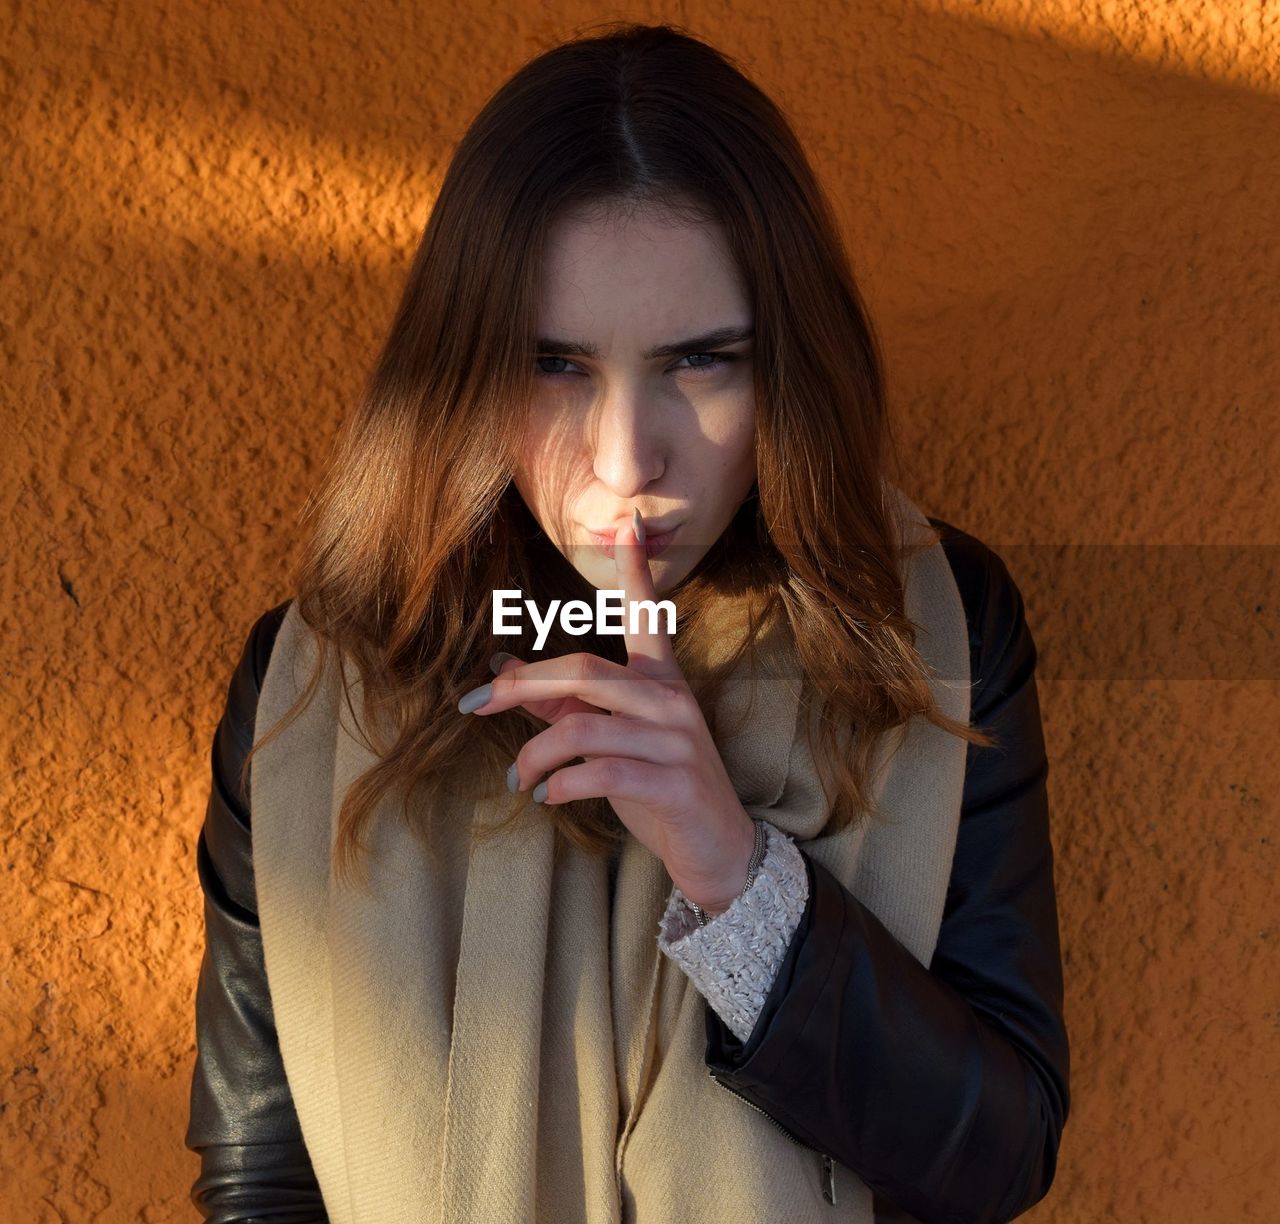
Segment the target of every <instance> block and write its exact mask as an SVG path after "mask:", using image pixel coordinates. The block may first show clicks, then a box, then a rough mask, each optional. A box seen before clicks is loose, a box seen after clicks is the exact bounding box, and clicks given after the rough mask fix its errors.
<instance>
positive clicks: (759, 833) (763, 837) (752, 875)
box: [686, 816, 769, 927]
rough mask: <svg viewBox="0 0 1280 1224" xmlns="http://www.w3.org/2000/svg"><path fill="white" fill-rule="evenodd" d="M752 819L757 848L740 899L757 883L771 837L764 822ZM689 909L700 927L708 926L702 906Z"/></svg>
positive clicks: (691, 905)
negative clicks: (758, 873)
mask: <svg viewBox="0 0 1280 1224" xmlns="http://www.w3.org/2000/svg"><path fill="white" fill-rule="evenodd" d="M751 819H752V822H753V823H754V824H755V826H756V846H755V850H754V851H753V852H752V855H751V863H750V864H749V865H748V867H747V882H746V883H745V884H744V885H743V886H742V892H740V893H739V894H738V896H739V897H742V896H745V895H746V892H747V889H749V888H750V887H751V885H752V884H754V883H755V880H756V872H757V871H759V870H760V864H761V863H762V862H763V861H764V851H765V846H766V845H767V844H768V837H769V835H768V833H767V831H766V830H765V827H764V821H763V820H758V819H757V818H756V817H754V816H753V817H752V818H751ZM686 900H687V898H686ZM689 908H690V909H691V910H693V916H694V917H695V918H696V919H697V920H698V925H699V926H700V927H704V926H706V925H707V916H706V914H705V913H703V911H702V906H700V905H699V904H698V903H697V902H696V901H690V902H689Z"/></svg>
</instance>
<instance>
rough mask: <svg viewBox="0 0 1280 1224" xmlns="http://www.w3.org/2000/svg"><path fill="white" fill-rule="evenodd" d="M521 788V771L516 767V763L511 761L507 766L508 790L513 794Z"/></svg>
mask: <svg viewBox="0 0 1280 1224" xmlns="http://www.w3.org/2000/svg"><path fill="white" fill-rule="evenodd" d="M519 789H520V771H519V770H518V769H516V763H515V762H514V761H512V762H511V764H510V766H509V767H508V768H507V790H509V791H510V792H511V793H512V794H513V795H514V794H515V793H516V791H518V790H519Z"/></svg>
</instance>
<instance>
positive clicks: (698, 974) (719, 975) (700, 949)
mask: <svg viewBox="0 0 1280 1224" xmlns="http://www.w3.org/2000/svg"><path fill="white" fill-rule="evenodd" d="M764 826H765V831H766V833H767V834H768V842H767V844H766V846H765V853H764V858H763V859H762V860H761V862H760V869H759V871H757V872H756V878H755V880H754V881H753V882H752V884H751V887H750V888H749V889H748V890H747V891H746V892H745V893H744V894H743V895H742V896H740V897H737V898H735V900H734V902H733V904H732V905H731V906H729V908H728V909H727V910H725V911H724V912H723V913H722V914H717V915H716V916H715V917H714V918H708V919H707V925H706V926H699V925H698V919H697V916H696V915H695V914H694V912H693V910H692V908H691V907H690V905H689V900H688V898H687V897H686V896H685V895H684V893H682V892H681V891H680V889H679V888H675V887H673V888H672V890H671V896H670V898H668V900H667V908H666V911H665V912H664V913H663V915H662V919H661V921H660V922H659V924H658V937H657V938H658V947H659V948H660V949H661V951H662V952H663V953H664V954H666V955H667V956H669V957H671V959H672V960H674V961H675V962H676V964H677V965H679V966H680V968H681V969H682V970H683V971H684V972H685V973H686V974H687V975H688V976H689V979H690V980H691V981H692V982H693V984H694V985H695V986H696V987H697V988H698V991H699V992H700V993H701V994H702V996H703V997H704V998H705V999H706V1000H707V1002H708V1003H709V1004H710V1005H711V1007H712V1008H713V1010H714V1011H715V1012H716V1014H717V1015H718V1016H719V1017H720V1018H721V1019H722V1020H723V1021H724V1022H725V1024H726V1025H727V1026H728V1028H729V1030H730V1032H732V1033H733V1034H734V1036H735V1037H737V1038H738V1040H739V1041H742V1042H743V1043H744V1044H745V1042H746V1041H747V1039H748V1038H749V1037H750V1036H751V1032H752V1030H753V1029H754V1028H755V1024H756V1020H757V1019H758V1018H759V1016H760V1012H761V1010H762V1009H763V1008H764V1001H765V999H766V998H767V997H768V994H769V990H770V989H771V988H772V986H773V980H774V978H775V977H777V974H778V968H779V966H781V964H782V962H783V960H784V959H785V958H786V954H787V947H788V946H789V945H790V943H791V937H792V936H793V935H794V934H795V931H796V928H797V927H798V926H799V925H800V918H801V915H802V914H803V913H804V909H805V905H806V904H807V903H808V900H809V873H808V872H807V871H806V870H805V865H804V856H803V855H802V854H801V853H800V851H799V849H797V847H796V845H795V842H793V841H792V839H791V838H790V837H788V836H787V835H786V834H785V833H783V832H782V831H781V830H780V829H778V828H776V827H775V826H774V825H771V824H770V823H769V822H768V821H767V820H766V821H765V822H764Z"/></svg>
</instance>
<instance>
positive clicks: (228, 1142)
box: [185, 601, 328, 1224]
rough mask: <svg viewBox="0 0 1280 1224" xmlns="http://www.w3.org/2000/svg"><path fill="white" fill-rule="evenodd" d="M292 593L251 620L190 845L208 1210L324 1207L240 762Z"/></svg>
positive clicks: (242, 1214)
mask: <svg viewBox="0 0 1280 1224" xmlns="http://www.w3.org/2000/svg"><path fill="white" fill-rule="evenodd" d="M287 607H288V602H287V601H286V602H285V603H284V604H281V605H280V606H279V607H276V608H273V609H272V610H271V611H270V612H267V613H266V614H265V615H263V616H262V617H261V618H260V619H259V620H258V621H257V623H256V624H255V625H254V627H253V630H252V631H251V633H250V634H249V639H248V641H247V642H246V644H245V648H244V651H243V653H242V654H241V657H240V661H239V663H238V664H237V666H236V669H235V672H234V673H233V675H232V678H231V683H230V685H229V687H228V691H227V701H226V707H225V710H224V712H223V715H222V718H221V720H220V721H219V723H218V727H217V730H216V732H215V733H214V737H213V751H212V783H211V787H210V793H209V804H208V808H207V810H206V813H205V819H204V825H203V827H202V829H201V831H200V837H199V840H198V842H197V847H196V868H197V872H198V875H199V878H200V886H201V889H202V890H203V893H204V921H205V949H204V956H203V959H202V960H201V964H200V977H199V981H198V983H197V986H196V1063H195V1070H194V1073H193V1076H192V1081H191V1112H190V1121H189V1123H188V1126H187V1132H186V1137H185V1144H186V1146H187V1147H188V1148H190V1149H191V1150H192V1151H194V1152H196V1153H198V1154H199V1156H200V1166H201V1167H200V1175H199V1177H198V1179H197V1180H196V1181H195V1183H194V1184H193V1186H192V1188H191V1201H192V1202H193V1203H194V1204H195V1205H196V1207H197V1208H198V1209H199V1211H200V1213H201V1218H202V1219H204V1220H212V1221H216V1222H217V1224H230V1222H231V1221H239V1222H245V1224H247V1222H249V1221H254V1222H256V1221H264V1222H265V1221H272V1222H273V1224H304V1222H312V1221H325V1220H327V1219H328V1216H327V1214H326V1212H325V1208H324V1202H323V1199H322V1198H321V1196H320V1188H319V1185H318V1184H317V1182H316V1177H315V1173H314V1171H313V1169H312V1166H311V1160H310V1157H309V1156H308V1154H307V1149H306V1145H305V1144H304V1142H303V1139H302V1132H301V1129H300V1127H299V1125H298V1116H297V1112H296V1110H295V1109H294V1105H293V1096H292V1094H291V1092H290V1090H289V1085H288V1081H287V1080H286V1078H285V1072H284V1064H283V1063H282V1061H281V1058H280V1049H279V1045H278V1043H277V1040H276V1030H275V1020H274V1016H273V1013H272V1009H271V997H270V994H269V993H268V990H267V978H266V969H265V966H264V964H263V959H262V935H261V931H260V930H259V927H258V915H257V899H256V895H255V891H254V877H253V849H252V843H251V836H250V825H249V803H248V797H247V795H245V794H244V793H243V792H242V791H241V790H240V789H239V787H238V778H239V773H240V765H241V762H242V761H243V760H244V757H245V755H246V753H247V752H248V750H249V748H250V746H251V745H252V743H253V728H254V714H255V712H256V709H257V704H258V693H259V690H260V688H261V684H262V677H263V675H264V674H265V673H266V665H267V660H268V659H269V657H270V653H271V647H272V644H273V643H274V640H275V634H276V631H277V630H278V629H279V627H280V621H281V620H282V619H283V617H284V613H285V610H286V609H287Z"/></svg>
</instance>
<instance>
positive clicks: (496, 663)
mask: <svg viewBox="0 0 1280 1224" xmlns="http://www.w3.org/2000/svg"><path fill="white" fill-rule="evenodd" d="M515 657H516V656H515V655H513V654H511V653H510V652H509V651H506V650H499V651H497V652H496V653H495V654H494V655H493V657H492V658H491V659H490V660H489V670H490V671H491V672H493V674H494V675H495V676H496V675H498V673H499V672H501V671H502V665H503V664H504V663H505V662H506V661H507V660H508V659H514V658H515Z"/></svg>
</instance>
